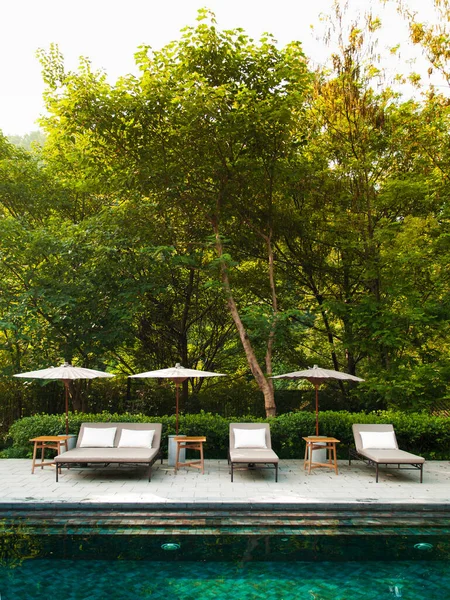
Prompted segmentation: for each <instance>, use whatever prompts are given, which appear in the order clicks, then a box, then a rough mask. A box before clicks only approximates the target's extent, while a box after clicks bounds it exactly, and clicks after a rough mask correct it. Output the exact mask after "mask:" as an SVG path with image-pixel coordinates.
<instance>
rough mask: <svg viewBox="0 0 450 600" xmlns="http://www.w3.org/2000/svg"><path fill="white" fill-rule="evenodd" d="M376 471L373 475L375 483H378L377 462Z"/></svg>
mask: <svg viewBox="0 0 450 600" xmlns="http://www.w3.org/2000/svg"><path fill="white" fill-rule="evenodd" d="M376 473H377V474H376V477H375V483H378V463H377V466H376Z"/></svg>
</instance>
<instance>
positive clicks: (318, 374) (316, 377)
mask: <svg viewBox="0 0 450 600" xmlns="http://www.w3.org/2000/svg"><path fill="white" fill-rule="evenodd" d="M272 379H307V380H308V381H310V382H311V383H312V384H313V385H314V387H315V388H316V435H319V386H321V385H322V383H325V381H326V380H327V379H345V380H349V381H364V379H361V378H360V377H356V376H355V375H349V374H348V373H342V372H341V371H332V370H331V369H320V368H319V367H318V366H317V365H314V366H313V367H308V369H306V371H294V372H293V373H284V375H275V376H274V377H272Z"/></svg>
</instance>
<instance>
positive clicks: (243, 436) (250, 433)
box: [233, 428, 267, 448]
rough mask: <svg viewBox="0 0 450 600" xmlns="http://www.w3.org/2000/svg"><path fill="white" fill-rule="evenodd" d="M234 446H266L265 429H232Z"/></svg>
mask: <svg viewBox="0 0 450 600" xmlns="http://www.w3.org/2000/svg"><path fill="white" fill-rule="evenodd" d="M233 431H234V447H235V448H267V446H266V430H265V429H236V428H234V429H233Z"/></svg>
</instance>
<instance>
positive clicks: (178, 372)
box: [129, 363, 225, 435]
mask: <svg viewBox="0 0 450 600" xmlns="http://www.w3.org/2000/svg"><path fill="white" fill-rule="evenodd" d="M129 377H156V378H158V379H171V380H172V381H174V382H175V387H176V425H175V431H176V434H177V435H178V405H179V397H180V383H183V381H186V379H190V378H191V377H225V373H212V372H211V371H199V370H197V369H185V368H184V367H182V366H181V365H180V363H177V364H176V365H175V366H174V367H171V368H169V369H158V370H157V371H147V372H146V373H137V374H136V375H130V376H129Z"/></svg>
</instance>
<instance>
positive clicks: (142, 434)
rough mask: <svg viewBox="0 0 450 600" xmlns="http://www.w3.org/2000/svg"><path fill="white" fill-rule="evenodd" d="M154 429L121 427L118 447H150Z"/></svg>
mask: <svg viewBox="0 0 450 600" xmlns="http://www.w3.org/2000/svg"><path fill="white" fill-rule="evenodd" d="M154 435H155V430H154V429H150V430H149V429H122V433H121V435H120V440H119V443H118V445H117V447H118V448H151V447H152V443H153V436H154Z"/></svg>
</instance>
